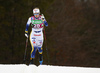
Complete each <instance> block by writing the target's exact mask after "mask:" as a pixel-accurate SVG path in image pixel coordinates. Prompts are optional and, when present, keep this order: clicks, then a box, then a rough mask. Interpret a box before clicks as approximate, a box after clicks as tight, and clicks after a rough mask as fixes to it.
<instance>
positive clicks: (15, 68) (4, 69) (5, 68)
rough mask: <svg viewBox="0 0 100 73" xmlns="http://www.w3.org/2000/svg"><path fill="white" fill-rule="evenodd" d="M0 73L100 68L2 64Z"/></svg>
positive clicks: (94, 71)
mask: <svg viewBox="0 0 100 73" xmlns="http://www.w3.org/2000/svg"><path fill="white" fill-rule="evenodd" d="M0 73H100V68H87V67H68V66H50V65H39V66H38V67H37V66H35V65H29V66H27V65H25V64H15V65H14V64H13V65H9V64H8V65H4V64H0Z"/></svg>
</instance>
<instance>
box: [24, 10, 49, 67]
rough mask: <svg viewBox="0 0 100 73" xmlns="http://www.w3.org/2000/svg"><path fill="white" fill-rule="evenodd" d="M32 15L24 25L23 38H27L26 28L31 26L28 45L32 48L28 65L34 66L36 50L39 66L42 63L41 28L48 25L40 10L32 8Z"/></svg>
mask: <svg viewBox="0 0 100 73" xmlns="http://www.w3.org/2000/svg"><path fill="white" fill-rule="evenodd" d="M33 15H34V16H31V17H29V19H28V21H27V24H26V29H25V36H26V37H27V38H28V28H29V26H30V25H31V26H32V31H31V33H30V43H31V47H32V51H31V58H30V64H34V58H35V53H36V51H37V50H38V51H39V63H40V65H41V64H42V62H43V57H42V53H43V49H42V45H43V27H44V25H45V26H48V23H47V21H46V19H45V17H44V16H43V15H40V10H39V8H34V9H33Z"/></svg>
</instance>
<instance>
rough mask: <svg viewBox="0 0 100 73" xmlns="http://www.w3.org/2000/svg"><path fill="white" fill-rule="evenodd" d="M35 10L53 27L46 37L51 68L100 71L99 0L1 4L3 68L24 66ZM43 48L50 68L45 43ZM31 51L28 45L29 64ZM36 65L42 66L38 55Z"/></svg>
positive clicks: (9, 0)
mask: <svg viewBox="0 0 100 73" xmlns="http://www.w3.org/2000/svg"><path fill="white" fill-rule="evenodd" d="M35 7H39V8H40V10H41V13H43V14H44V15H45V18H46V20H47V21H48V24H49V26H48V28H46V37H47V45H48V51H49V61H50V65H62V66H90V67H100V1H99V0H7V1H5V0H0V34H1V35H0V63H1V64H22V62H23V57H24V51H25V40H26V38H25V36H24V33H25V27H26V23H27V20H28V18H29V17H30V16H32V15H33V13H32V10H33V8H35ZM30 31H31V27H30V29H29V32H30ZM43 48H44V52H43V60H44V64H47V63H48V58H47V53H46V52H47V51H46V49H45V42H44V46H43ZM30 51H31V46H30V42H28V50H27V57H26V59H27V62H26V64H28V63H29V58H30ZM35 63H36V65H38V64H39V63H38V52H37V53H36V59H35Z"/></svg>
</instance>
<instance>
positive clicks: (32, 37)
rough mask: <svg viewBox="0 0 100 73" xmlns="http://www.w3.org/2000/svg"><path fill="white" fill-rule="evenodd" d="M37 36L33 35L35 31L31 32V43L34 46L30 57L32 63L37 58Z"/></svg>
mask: <svg viewBox="0 0 100 73" xmlns="http://www.w3.org/2000/svg"><path fill="white" fill-rule="evenodd" d="M35 41H36V38H35V36H33V32H31V34H30V43H31V47H32V51H31V58H30V64H33V61H34V58H35V52H36V49H37V48H36V47H35V46H36V43H35Z"/></svg>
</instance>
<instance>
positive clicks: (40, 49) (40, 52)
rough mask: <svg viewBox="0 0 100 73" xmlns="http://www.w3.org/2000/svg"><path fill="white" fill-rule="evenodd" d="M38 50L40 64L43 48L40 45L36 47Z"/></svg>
mask: <svg viewBox="0 0 100 73" xmlns="http://www.w3.org/2000/svg"><path fill="white" fill-rule="evenodd" d="M38 51H39V62H40V65H42V62H43V55H42V53H43V50H42V48H41V47H38Z"/></svg>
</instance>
